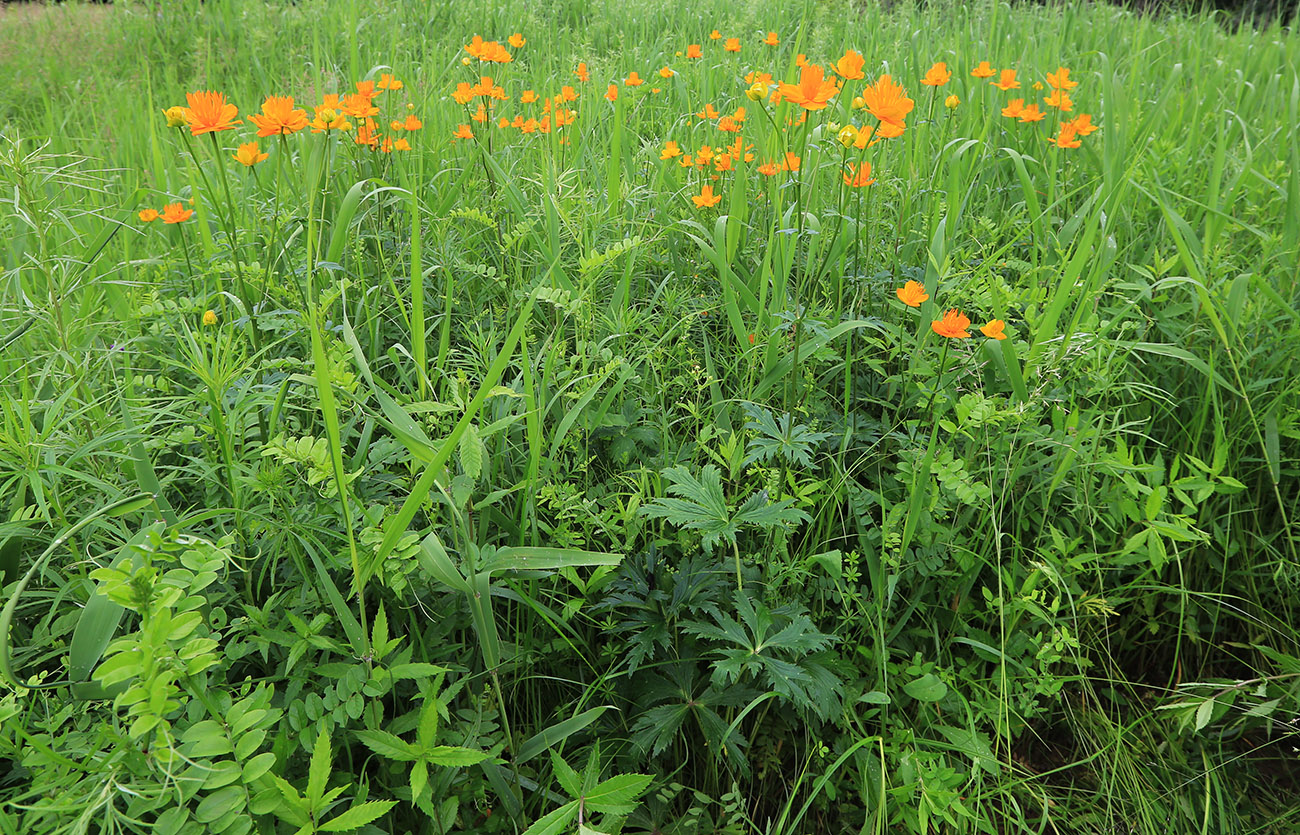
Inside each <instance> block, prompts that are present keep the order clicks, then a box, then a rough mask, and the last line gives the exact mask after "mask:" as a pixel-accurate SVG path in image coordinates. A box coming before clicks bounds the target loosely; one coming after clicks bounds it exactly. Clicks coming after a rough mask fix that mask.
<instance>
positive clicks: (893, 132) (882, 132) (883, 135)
mask: <svg viewBox="0 0 1300 835" xmlns="http://www.w3.org/2000/svg"><path fill="white" fill-rule="evenodd" d="M906 129H907V124H906V123H903V124H899V125H895V124H893V123H891V122H881V123H880V128H879V129H878V130H877V131H876V141H877V142H879V141H880V140H881V139H897V138H898V137H900V136H902V135H903V131H905V130H906Z"/></svg>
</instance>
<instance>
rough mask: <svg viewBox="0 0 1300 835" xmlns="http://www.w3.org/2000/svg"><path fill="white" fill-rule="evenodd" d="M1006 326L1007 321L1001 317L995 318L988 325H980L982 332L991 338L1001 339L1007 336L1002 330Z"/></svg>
mask: <svg viewBox="0 0 1300 835" xmlns="http://www.w3.org/2000/svg"><path fill="white" fill-rule="evenodd" d="M1006 326H1007V323H1006V322H1004V321H1002V320H1001V319H994V320H993V321H991V322H989V323H988V324H987V325H982V326H981V327H980V333H982V334H984V335H985V336H987V337H988V338H989V339H996V340H999V341H1001V340H1003V339H1006V338H1007V335H1006V334H1005V333H1003V332H1002V331H1003V329H1004V328H1005V327H1006Z"/></svg>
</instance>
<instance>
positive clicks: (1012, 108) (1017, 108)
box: [1002, 99, 1025, 119]
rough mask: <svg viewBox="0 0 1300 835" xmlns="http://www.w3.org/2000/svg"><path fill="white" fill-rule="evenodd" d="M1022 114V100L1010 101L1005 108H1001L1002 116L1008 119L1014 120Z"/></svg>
mask: <svg viewBox="0 0 1300 835" xmlns="http://www.w3.org/2000/svg"><path fill="white" fill-rule="evenodd" d="M1024 112H1025V100H1024V99H1012V100H1011V102H1010V103H1009V104H1008V105H1007V106H1006V107H1004V108H1002V115H1003V116H1006V117H1007V118H1008V119H1015V118H1017V117H1019V116H1020V114H1021V113H1024Z"/></svg>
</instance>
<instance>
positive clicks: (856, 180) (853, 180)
mask: <svg viewBox="0 0 1300 835" xmlns="http://www.w3.org/2000/svg"><path fill="white" fill-rule="evenodd" d="M843 176H844V185H846V186H848V187H849V188H865V187H867V186H869V185H871V184H872V183H874V182H875V180H874V179H872V177H871V163H869V162H864V163H862V165H860V166H858V165H854V164H853V163H851V162H850V163H849V173H847V174H844V175H843Z"/></svg>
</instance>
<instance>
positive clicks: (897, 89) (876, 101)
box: [862, 75, 916, 128]
mask: <svg viewBox="0 0 1300 835" xmlns="http://www.w3.org/2000/svg"><path fill="white" fill-rule="evenodd" d="M862 98H863V99H865V100H866V103H867V111H868V112H869V113H871V115H872V116H875V117H876V118H877V119H879V120H880V121H881V122H883V123H888V124H891V125H893V126H894V127H898V128H901V127H904V126H905V123H904V121H903V120H904V119H905V118H906V116H907V114H908V113H911V112H912V108H913V107H914V106H915V105H916V103H915V102H914V101H912V100H911V99H909V98H908V97H907V92H906V91H905V90H904V89H903V87H902V85H900V84H895V83H894V82H893V79H891V78H890V77H889V76H888V75H882V76H880V78H879V79H877V80H876V83H875V84H869V85H867V87H866V88H865V89H864V90H863V91H862Z"/></svg>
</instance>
